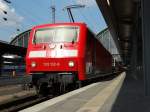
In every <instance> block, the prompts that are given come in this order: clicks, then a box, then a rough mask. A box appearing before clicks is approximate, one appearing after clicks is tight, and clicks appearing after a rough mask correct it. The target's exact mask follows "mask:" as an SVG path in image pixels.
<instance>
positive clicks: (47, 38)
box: [33, 27, 79, 44]
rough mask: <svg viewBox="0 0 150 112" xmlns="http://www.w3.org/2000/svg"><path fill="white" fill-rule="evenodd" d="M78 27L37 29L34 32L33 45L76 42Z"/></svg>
mask: <svg viewBox="0 0 150 112" xmlns="http://www.w3.org/2000/svg"><path fill="white" fill-rule="evenodd" d="M78 35H79V28H78V27H55V28H54V27H53V28H45V29H38V30H36V32H35V36H34V40H33V42H34V43H37V44H38V43H55V42H56V43H57V42H77V40H78Z"/></svg>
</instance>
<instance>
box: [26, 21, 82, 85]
mask: <svg viewBox="0 0 150 112" xmlns="http://www.w3.org/2000/svg"><path fill="white" fill-rule="evenodd" d="M79 31H80V27H79V26H78V25H56V24H55V25H46V26H38V27H35V28H33V29H32V32H31V34H30V40H29V45H28V50H27V55H26V70H27V73H28V74H30V75H32V77H33V83H35V84H36V85H38V84H37V83H38V82H42V81H43V79H44V82H46V83H54V82H57V83H61V84H62V83H63V84H64V83H72V82H73V81H74V80H75V79H76V78H77V74H78V64H79V61H78V60H79V53H80V52H79ZM41 79H42V80H41ZM51 81H54V82H51Z"/></svg>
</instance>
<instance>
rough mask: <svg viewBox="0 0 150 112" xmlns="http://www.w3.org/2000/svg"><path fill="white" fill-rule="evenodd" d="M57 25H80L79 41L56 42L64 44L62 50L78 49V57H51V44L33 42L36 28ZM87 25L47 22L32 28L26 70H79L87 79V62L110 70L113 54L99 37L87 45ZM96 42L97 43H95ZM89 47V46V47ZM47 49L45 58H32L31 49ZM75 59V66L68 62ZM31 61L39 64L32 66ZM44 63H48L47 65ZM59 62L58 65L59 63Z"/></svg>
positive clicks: (83, 78)
mask: <svg viewBox="0 0 150 112" xmlns="http://www.w3.org/2000/svg"><path fill="white" fill-rule="evenodd" d="M55 26H78V27H79V29H80V30H79V39H78V42H75V43H74V44H72V43H55V45H56V46H62V50H77V52H78V53H77V54H78V55H77V56H76V57H61V58H58V57H57V58H55V57H51V52H52V50H53V49H50V48H49V44H36V45H35V44H33V43H32V41H33V38H34V33H35V30H37V29H40V28H47V27H55ZM87 32H88V29H87V26H86V24H84V23H57V24H46V25H40V26H36V27H34V28H33V29H32V31H31V33H30V38H29V44H28V50H27V55H26V70H27V73H28V74H29V73H33V72H34V73H35V72H54V71H55V72H68V71H70V72H74V71H76V72H78V79H79V80H86V79H87V78H88V77H87V75H86V62H91V63H93V67H96V69H101V70H102V71H110V69H111V64H112V62H111V55H110V54H109V53H108V51H106V50H105V49H104V48H103V46H102V45H101V44H100V43H99V42H98V40H97V39H95V38H93V37H92V39H91V41H90V42H89V43H90V45H87V40H88V38H89V37H88V36H87ZM94 43H95V45H94ZM94 46H96V51H94V50H93V49H94ZM88 47H89V48H88ZM39 50H43V51H46V57H45V58H35V57H34V58H30V57H29V53H30V51H39ZM94 52H96V62H95V64H94V60H93V54H94ZM69 61H74V62H75V66H74V67H69V66H68V62H69ZM31 62H36V63H37V66H36V67H35V68H32V67H31ZM43 63H46V64H45V65H44V64H43ZM58 63H59V64H58ZM57 64H58V65H57Z"/></svg>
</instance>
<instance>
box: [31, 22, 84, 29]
mask: <svg viewBox="0 0 150 112" xmlns="http://www.w3.org/2000/svg"><path fill="white" fill-rule="evenodd" d="M55 25H56V26H58V25H86V24H85V23H79V22H78V23H51V24H41V25H37V26H35V27H33V28H38V27H46V26H55Z"/></svg>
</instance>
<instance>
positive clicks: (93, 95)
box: [20, 72, 126, 112]
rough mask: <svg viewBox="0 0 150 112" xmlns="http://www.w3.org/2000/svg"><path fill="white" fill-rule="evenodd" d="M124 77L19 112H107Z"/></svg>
mask: <svg viewBox="0 0 150 112" xmlns="http://www.w3.org/2000/svg"><path fill="white" fill-rule="evenodd" d="M125 76H126V73H125V72H124V73H122V74H120V75H119V76H117V77H116V78H114V79H113V80H109V81H103V82H97V83H93V84H91V85H88V86H85V87H82V88H80V89H77V90H74V91H72V92H69V93H66V94H64V95H61V96H59V97H56V98H53V99H50V100H48V101H45V102H42V103H40V104H37V105H35V106H32V107H30V108H27V109H24V110H21V111H20V112H101V111H102V112H109V111H110V110H111V108H112V105H113V104H114V101H115V99H116V97H117V95H118V93H119V90H120V88H121V86H122V84H123V82H124V79H125ZM110 99H111V100H110Z"/></svg>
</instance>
